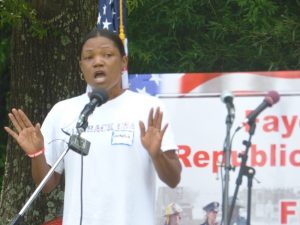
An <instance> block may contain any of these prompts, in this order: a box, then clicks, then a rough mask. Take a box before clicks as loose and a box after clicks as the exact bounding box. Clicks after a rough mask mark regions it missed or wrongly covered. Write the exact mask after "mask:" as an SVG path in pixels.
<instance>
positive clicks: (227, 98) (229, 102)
mask: <svg viewBox="0 0 300 225" xmlns="http://www.w3.org/2000/svg"><path fill="white" fill-rule="evenodd" d="M233 98H234V96H233V94H232V93H231V92H229V91H224V92H223V93H222V94H221V100H222V102H224V103H225V104H226V107H227V111H228V114H229V117H230V121H231V123H232V122H233V120H234V117H235V108H234V105H233Z"/></svg>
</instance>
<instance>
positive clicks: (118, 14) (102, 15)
mask: <svg viewBox="0 0 300 225" xmlns="http://www.w3.org/2000/svg"><path fill="white" fill-rule="evenodd" d="M97 28H98V29H100V30H101V29H107V30H110V31H113V32H115V33H117V34H118V35H119V36H120V38H121V39H122V41H123V44H124V47H125V52H126V54H127V55H128V48H127V34H126V0H99V13H98V21H97ZM122 85H123V88H127V87H128V71H127V68H126V70H125V71H123V74H122Z"/></svg>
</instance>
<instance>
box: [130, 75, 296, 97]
mask: <svg viewBox="0 0 300 225" xmlns="http://www.w3.org/2000/svg"><path fill="white" fill-rule="evenodd" d="M299 86H300V71H271V72H232V73H174V74H132V75H131V74H130V75H129V88H130V90H133V91H136V92H139V93H143V94H149V95H155V96H159V97H168V96H171V97H183V96H193V97H195V96H204V97H209V96H211V97H217V96H219V95H220V94H221V93H222V92H224V91H231V92H233V93H234V94H235V95H236V96H248V95H258V96H259V95H265V93H267V92H268V91H270V90H276V91H278V92H279V93H280V94H282V95H300V91H299Z"/></svg>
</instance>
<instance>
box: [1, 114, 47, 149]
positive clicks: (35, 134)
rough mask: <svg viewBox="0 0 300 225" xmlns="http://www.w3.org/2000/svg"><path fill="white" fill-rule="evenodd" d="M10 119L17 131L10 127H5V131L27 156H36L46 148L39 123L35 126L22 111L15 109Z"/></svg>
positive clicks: (9, 115)
mask: <svg viewBox="0 0 300 225" xmlns="http://www.w3.org/2000/svg"><path fill="white" fill-rule="evenodd" d="M8 117H9V119H10V121H11V122H12V124H13V126H14V130H15V131H14V130H13V129H11V128H9V127H4V129H5V130H6V132H7V133H8V134H10V135H11V136H12V137H13V138H14V139H15V140H16V141H17V142H18V144H19V145H20V147H21V148H22V149H23V150H24V151H25V153H26V154H27V155H32V154H35V153H36V152H39V151H41V149H43V148H44V138H43V135H42V132H41V130H40V124H39V123H37V124H36V125H35V126H33V124H32V123H31V121H30V120H29V119H28V117H27V116H26V114H25V113H24V112H23V111H22V110H21V109H15V108H13V109H12V111H11V113H9V114H8Z"/></svg>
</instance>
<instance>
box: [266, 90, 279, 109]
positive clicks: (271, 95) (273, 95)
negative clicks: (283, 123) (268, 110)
mask: <svg viewBox="0 0 300 225" xmlns="http://www.w3.org/2000/svg"><path fill="white" fill-rule="evenodd" d="M279 99H280V96H279V94H278V92H277V91H269V92H268V94H267V95H266V97H265V101H266V102H267V103H268V105H269V106H272V105H274V104H275V103H277V102H278V101H279Z"/></svg>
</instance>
